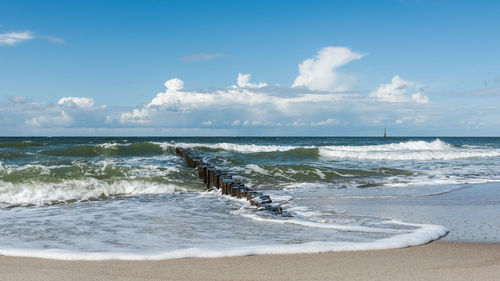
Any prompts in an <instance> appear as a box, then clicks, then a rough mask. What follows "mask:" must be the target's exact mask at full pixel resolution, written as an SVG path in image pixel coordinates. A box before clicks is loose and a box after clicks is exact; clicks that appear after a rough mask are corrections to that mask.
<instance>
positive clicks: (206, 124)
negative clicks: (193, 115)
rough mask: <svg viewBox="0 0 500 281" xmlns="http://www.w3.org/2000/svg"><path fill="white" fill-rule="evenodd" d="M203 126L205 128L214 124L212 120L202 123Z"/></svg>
mask: <svg viewBox="0 0 500 281" xmlns="http://www.w3.org/2000/svg"><path fill="white" fill-rule="evenodd" d="M201 124H202V125H205V126H212V124H213V122H212V120H208V121H203V122H201Z"/></svg>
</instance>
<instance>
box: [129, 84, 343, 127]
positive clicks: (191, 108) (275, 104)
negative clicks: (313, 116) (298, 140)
mask: <svg viewBox="0 0 500 281" xmlns="http://www.w3.org/2000/svg"><path fill="white" fill-rule="evenodd" d="M247 77H248V76H245V75H243V77H242V75H239V81H238V82H239V84H240V85H248V83H249V78H247ZM165 86H166V88H167V89H166V90H165V92H160V93H158V94H157V95H156V97H154V98H153V99H152V100H151V102H150V103H148V104H146V105H145V106H143V107H142V108H140V109H134V110H133V111H131V112H124V113H123V114H122V115H121V118H120V123H122V124H127V123H130V124H133V123H136V124H144V123H149V122H152V121H153V120H154V119H155V118H161V117H158V116H161V115H162V114H163V115H164V114H165V113H166V112H172V113H173V112H176V113H179V114H181V113H189V112H196V111H198V112H200V111H203V112H204V111H229V112H237V111H239V114H240V116H241V114H243V113H245V114H248V115H250V116H254V115H258V116H259V118H265V117H266V116H267V115H268V114H271V113H272V114H277V113H278V112H279V114H282V115H297V114H302V111H303V110H305V109H306V107H308V106H309V107H310V106H313V105H317V106H325V105H328V104H331V103H335V102H337V101H339V100H341V99H342V97H343V95H340V94H334V93H322V94H318V93H310V92H305V93H298V94H288V95H285V96H283V95H282V94H281V95H274V94H271V93H269V92H266V91H264V90H263V88H261V87H229V88H226V89H223V90H215V91H210V92H197V91H190V90H185V89H184V82H183V81H182V80H180V79H178V78H173V79H170V80H168V81H167V82H165ZM287 89H289V88H287ZM210 114H215V113H213V112H211V113H210ZM223 119H226V118H223ZM232 120H240V118H235V119H232ZM240 122H241V121H240ZM243 125H245V124H244V123H243Z"/></svg>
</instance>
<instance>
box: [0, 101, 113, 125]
mask: <svg viewBox="0 0 500 281" xmlns="http://www.w3.org/2000/svg"><path fill="white" fill-rule="evenodd" d="M108 114H110V112H108V111H107V108H106V106H105V105H100V106H99V105H96V103H95V101H94V100H93V99H92V98H87V97H63V98H61V99H59V101H58V102H57V103H42V102H34V101H31V100H30V99H28V98H26V97H24V96H14V97H10V98H9V99H8V102H7V103H2V102H1V101H0V126H2V127H11V128H12V127H15V128H16V129H18V130H20V129H22V127H26V128H74V127H80V128H96V127H103V126H105V124H106V123H107V122H108V124H109V120H108V119H107V116H108Z"/></svg>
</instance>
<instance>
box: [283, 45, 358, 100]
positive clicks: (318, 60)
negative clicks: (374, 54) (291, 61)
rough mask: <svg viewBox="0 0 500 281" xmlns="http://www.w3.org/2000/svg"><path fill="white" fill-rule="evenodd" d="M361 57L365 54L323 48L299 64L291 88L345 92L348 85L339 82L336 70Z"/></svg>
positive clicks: (344, 82)
mask: <svg viewBox="0 0 500 281" xmlns="http://www.w3.org/2000/svg"><path fill="white" fill-rule="evenodd" d="M363 56H365V54H362V53H358V52H353V51H351V49H349V48H346V47H325V48H323V49H322V50H320V51H319V52H318V54H317V55H316V56H315V57H314V58H310V59H306V60H305V61H303V62H302V63H301V64H299V76H297V78H295V81H294V82H293V85H292V87H300V86H303V87H306V88H308V89H311V90H320V91H343V90H346V89H347V87H348V85H347V83H346V81H340V80H341V79H339V78H340V74H339V72H338V71H337V69H338V68H339V67H341V66H343V65H346V64H348V63H349V62H351V61H353V60H359V59H361V58H362V57H363ZM348 80H350V79H348Z"/></svg>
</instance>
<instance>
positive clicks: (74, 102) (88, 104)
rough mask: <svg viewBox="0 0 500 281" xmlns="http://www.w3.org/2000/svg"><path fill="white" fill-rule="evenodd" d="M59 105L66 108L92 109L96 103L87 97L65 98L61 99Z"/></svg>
mask: <svg viewBox="0 0 500 281" xmlns="http://www.w3.org/2000/svg"><path fill="white" fill-rule="evenodd" d="M57 104H59V105H62V106H64V107H79V108H92V107H94V105H95V101H94V99H92V98H86V97H63V98H61V99H59V101H58V102H57Z"/></svg>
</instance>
